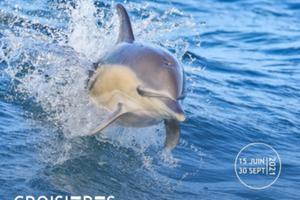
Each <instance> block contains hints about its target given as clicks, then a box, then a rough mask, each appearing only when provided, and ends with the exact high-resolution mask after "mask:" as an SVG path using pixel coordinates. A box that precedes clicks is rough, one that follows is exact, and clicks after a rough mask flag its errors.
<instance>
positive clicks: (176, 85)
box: [88, 4, 185, 149]
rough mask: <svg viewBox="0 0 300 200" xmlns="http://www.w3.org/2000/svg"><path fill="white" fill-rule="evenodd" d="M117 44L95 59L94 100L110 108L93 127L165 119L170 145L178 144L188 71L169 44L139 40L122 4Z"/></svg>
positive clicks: (147, 123)
mask: <svg viewBox="0 0 300 200" xmlns="http://www.w3.org/2000/svg"><path fill="white" fill-rule="evenodd" d="M116 9H117V12H118V16H119V20H120V30H119V37H118V41H117V44H116V45H115V46H114V48H113V49H112V50H111V51H109V52H107V53H106V54H105V55H104V56H102V57H101V59H100V61H99V62H98V63H97V64H96V65H95V71H94V72H93V74H92V75H91V77H90V80H89V83H88V88H89V95H90V97H91V99H92V101H93V102H94V103H95V104H96V105H97V106H99V107H102V108H105V109H107V110H108V111H109V112H110V114H108V116H107V117H106V118H105V119H104V120H103V121H102V122H101V124H100V125H99V126H98V127H97V128H96V129H95V130H94V131H93V132H92V133H91V134H97V133H99V132H100V131H102V130H103V129H104V128H106V127H107V126H108V125H110V124H111V123H113V122H116V123H118V124H121V125H123V126H131V127H145V126H151V125H154V124H157V123H160V122H162V121H164V124H165V127H166V141H165V148H167V149H173V148H174V147H175V146H176V145H177V143H178V141H179V136H180V127H179V122H182V121H184V120H185V115H184V112H183V110H182V107H181V105H180V103H179V101H180V100H182V99H183V98H184V95H183V92H184V71H183V68H182V66H181V65H180V64H179V62H178V61H177V59H176V58H175V57H174V56H173V55H172V54H171V53H169V52H168V51H167V50H165V49H163V48H161V47H158V46H153V45H149V44H143V43H138V42H136V41H135V38H134V34H133V31H132V27H131V23H130V19H129V16H128V13H127V11H126V9H125V8H124V7H123V5H121V4H117V5H116Z"/></svg>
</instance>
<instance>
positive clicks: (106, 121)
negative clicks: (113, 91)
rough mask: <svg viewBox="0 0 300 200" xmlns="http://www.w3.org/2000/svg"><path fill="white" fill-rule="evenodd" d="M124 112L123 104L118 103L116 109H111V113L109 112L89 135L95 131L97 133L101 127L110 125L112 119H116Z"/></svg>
mask: <svg viewBox="0 0 300 200" xmlns="http://www.w3.org/2000/svg"><path fill="white" fill-rule="evenodd" d="M124 113H125V112H124V108H123V104H121V103H119V104H118V106H117V108H116V110H115V111H113V112H112V113H110V114H109V115H108V116H107V117H106V118H105V119H104V120H103V121H102V123H101V124H100V125H99V126H98V127H97V128H95V129H94V131H92V133H91V134H90V135H95V134H97V133H99V132H100V131H102V130H103V129H105V128H106V127H107V126H108V125H110V124H111V123H113V122H114V121H116V120H117V119H118V118H119V117H120V116H121V115H123V114H124Z"/></svg>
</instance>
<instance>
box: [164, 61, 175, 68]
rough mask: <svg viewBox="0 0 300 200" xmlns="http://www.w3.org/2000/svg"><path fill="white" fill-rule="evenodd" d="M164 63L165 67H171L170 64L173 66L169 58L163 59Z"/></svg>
mask: <svg viewBox="0 0 300 200" xmlns="http://www.w3.org/2000/svg"><path fill="white" fill-rule="evenodd" d="M164 65H166V66H167V67H171V66H173V62H171V61H169V60H164Z"/></svg>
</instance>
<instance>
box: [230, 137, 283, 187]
mask: <svg viewBox="0 0 300 200" xmlns="http://www.w3.org/2000/svg"><path fill="white" fill-rule="evenodd" d="M254 145H264V146H266V147H269V148H270V149H271V150H272V151H273V152H274V153H275V154H276V155H277V157H278V160H279V172H278V174H277V176H276V178H275V179H274V180H273V181H272V182H271V183H270V184H268V185H265V186H263V187H254V186H250V185H247V184H246V183H245V182H244V181H243V180H242V179H241V178H240V176H239V175H238V173H237V167H236V164H237V160H238V157H239V156H240V154H241V153H242V152H243V151H244V150H245V149H247V148H248V147H250V146H254ZM281 164H282V163H281V158H280V156H279V154H278V153H277V151H276V150H275V149H274V148H273V147H272V146H271V145H268V144H266V143H263V142H252V143H250V144H247V145H246V146H244V147H243V148H242V149H241V150H240V151H239V153H238V154H237V156H236V157H235V161H234V171H235V175H236V176H237V178H238V179H239V181H240V183H242V184H243V185H244V186H246V187H247V188H250V189H253V190H263V189H266V188H268V187H271V186H272V185H273V184H274V183H275V182H276V181H277V179H278V178H279V176H280V174H281Z"/></svg>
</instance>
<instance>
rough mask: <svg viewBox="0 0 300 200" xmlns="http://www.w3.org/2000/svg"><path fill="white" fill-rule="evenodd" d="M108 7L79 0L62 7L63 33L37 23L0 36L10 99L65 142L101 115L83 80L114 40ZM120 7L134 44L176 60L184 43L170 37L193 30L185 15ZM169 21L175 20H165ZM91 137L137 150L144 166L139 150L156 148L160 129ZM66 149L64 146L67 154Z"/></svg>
mask: <svg viewBox="0 0 300 200" xmlns="http://www.w3.org/2000/svg"><path fill="white" fill-rule="evenodd" d="M113 7H114V5H113V4H109V3H107V4H103V5H102V4H101V5H98V4H96V3H95V2H93V1H91V0H79V1H77V2H76V3H75V4H74V5H70V4H66V5H65V7H63V9H65V10H67V11H64V13H67V15H68V16H67V17H66V19H65V20H66V21H67V26H66V27H67V28H65V29H55V28H50V27H49V26H45V27H42V24H40V26H38V27H42V28H39V29H38V28H33V26H31V24H32V21H30V20H23V23H22V24H21V25H20V26H18V28H15V29H7V30H5V31H3V32H2V34H3V35H4V37H2V38H5V39H1V40H0V41H1V47H2V49H3V52H2V54H1V61H3V62H5V63H6V65H7V68H6V70H5V72H6V74H7V75H8V76H9V77H10V78H11V80H12V85H13V87H12V88H13V89H12V94H11V96H13V97H15V96H18V95H19V96H22V97H23V99H22V100H24V99H27V100H28V99H31V101H32V102H31V103H33V104H38V105H39V106H40V107H41V108H42V110H43V112H45V113H46V115H45V116H46V119H44V120H46V121H49V122H51V123H52V124H53V125H54V126H56V127H57V128H58V129H59V130H60V131H61V132H62V133H63V134H64V135H65V137H67V138H73V137H77V136H80V135H86V134H88V133H89V132H91V130H92V129H93V128H94V127H96V126H97V125H98V124H99V123H100V121H101V119H103V116H104V115H105V112H104V111H103V110H100V109H99V108H96V107H95V106H94V105H93V104H92V103H91V102H90V101H89V98H88V94H87V91H86V81H87V77H88V75H87V74H88V69H90V67H91V66H92V63H93V62H96V61H97V60H98V59H99V57H100V56H101V55H102V54H104V53H105V52H106V50H107V49H109V48H110V47H111V46H112V45H113V44H114V43H115V41H116V39H117V37H116V36H117V31H118V30H117V29H118V23H119V22H118V18H117V15H116V13H115V11H114V9H113ZM126 7H128V10H129V12H130V13H135V15H131V18H132V23H133V29H134V32H135V35H136V39H137V40H138V41H148V42H153V43H156V44H159V45H163V46H165V47H166V48H168V49H170V50H171V51H173V52H174V53H175V54H176V55H177V57H178V58H181V57H182V56H183V55H184V53H185V52H186V51H187V49H188V48H189V45H188V42H187V41H186V40H185V39H184V38H182V37H180V35H179V34H178V35H177V34H176V33H179V32H181V31H182V30H186V29H190V30H195V27H196V25H195V24H194V23H192V22H191V18H190V16H186V15H184V13H182V12H180V11H179V10H177V9H174V8H172V7H170V8H169V9H167V10H166V11H164V12H163V13H160V12H156V11H153V10H151V9H148V8H149V4H136V3H129V4H127V5H126ZM60 9H61V6H60ZM136 13H138V14H136ZM17 16H19V15H17ZM20 16H21V15H20ZM174 17H176V19H177V20H171V19H172V18H174ZM18 19H19V18H18ZM16 21H18V20H16ZM36 24H37V22H36ZM11 26H13V27H16V26H15V25H14V24H12V25H11ZM45 30H49V31H50V30H56V33H59V34H45V33H44V32H45ZM165 32H170V33H173V34H170V35H173V37H171V38H169V37H168V38H167V37H165V35H166V34H165ZM170 35H169V36H170ZM20 94H21V95H20ZM25 109H26V108H25ZM97 139H98V140H100V141H102V142H103V141H109V142H111V143H113V144H115V145H120V146H122V147H126V148H132V149H134V150H135V151H136V152H140V153H141V154H142V155H143V156H144V157H145V163H144V164H145V165H147V162H148V161H149V159H147V155H146V154H145V152H148V151H149V149H153V148H157V149H159V148H161V147H162V144H163V140H164V129H163V128H162V126H161V125H157V126H154V127H149V128H143V129H138V130H137V129H133V128H126V129H125V128H122V127H118V126H112V127H111V128H110V129H108V130H106V131H105V135H104V136H99V137H97ZM67 146H68V145H67ZM70 149H71V148H70V147H69V146H68V148H67V151H69V150H70ZM163 155H164V156H162V157H161V160H164V161H165V162H169V163H170V165H172V164H171V163H174V162H173V161H174V159H173V158H172V157H171V156H167V157H166V156H165V154H163Z"/></svg>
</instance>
